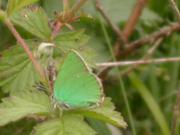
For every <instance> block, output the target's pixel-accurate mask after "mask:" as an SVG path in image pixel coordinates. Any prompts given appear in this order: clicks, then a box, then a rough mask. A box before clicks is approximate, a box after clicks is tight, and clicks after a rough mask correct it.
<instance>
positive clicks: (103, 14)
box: [96, 0, 126, 48]
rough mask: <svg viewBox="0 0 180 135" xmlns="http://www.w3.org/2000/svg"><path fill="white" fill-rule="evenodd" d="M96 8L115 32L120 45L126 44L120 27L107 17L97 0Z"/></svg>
mask: <svg viewBox="0 0 180 135" xmlns="http://www.w3.org/2000/svg"><path fill="white" fill-rule="evenodd" d="M96 9H97V10H98V11H99V12H100V14H101V15H102V16H103V17H104V19H105V20H106V22H107V23H108V24H109V26H110V27H111V28H112V30H113V31H114V32H115V33H116V35H117V37H118V42H119V43H120V46H121V47H122V48H123V46H124V45H125V44H126V38H125V36H124V34H123V32H122V31H121V30H120V28H118V27H117V26H116V25H115V24H114V23H113V22H112V21H111V19H110V18H109V17H108V15H107V14H106V12H105V11H104V9H103V7H102V5H101V4H100V1H99V0H96Z"/></svg>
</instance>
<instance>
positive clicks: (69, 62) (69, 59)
mask: <svg viewBox="0 0 180 135" xmlns="http://www.w3.org/2000/svg"><path fill="white" fill-rule="evenodd" d="M53 97H54V98H55V100H56V101H57V102H58V103H60V105H63V106H66V107H68V108H83V107H91V106H96V105H99V104H100V103H101V102H102V101H103V98H104V95H103V89H102V85H101V82H100V80H99V79H98V78H97V77H96V76H95V75H94V74H93V73H92V72H91V70H90V69H89V67H88V65H87V64H86V62H85V61H84V59H83V58H82V57H81V56H80V55H79V53H78V52H76V51H74V50H71V51H70V52H69V53H68V54H67V56H66V57H65V59H64V61H63V63H62V65H61V67H60V69H59V73H58V75H57V78H56V81H55V84H54V93H53Z"/></svg>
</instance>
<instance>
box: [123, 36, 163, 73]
mask: <svg viewBox="0 0 180 135" xmlns="http://www.w3.org/2000/svg"><path fill="white" fill-rule="evenodd" d="M162 40H163V38H159V39H158V40H157V41H156V42H155V44H154V45H153V46H152V47H151V48H150V49H149V50H148V51H147V53H146V54H145V56H144V57H143V58H142V60H143V61H146V60H148V59H149V57H151V56H152V55H153V53H154V52H155V50H156V49H157V47H158V46H159V45H160V43H161V42H162ZM138 66H139V64H138V63H136V64H134V65H133V66H131V67H129V68H128V69H127V70H126V71H125V72H123V73H122V76H124V75H127V74H129V73H130V72H131V71H133V70H134V69H136V68H137V67H138Z"/></svg>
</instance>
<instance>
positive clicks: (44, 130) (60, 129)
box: [32, 115, 96, 135]
mask: <svg viewBox="0 0 180 135" xmlns="http://www.w3.org/2000/svg"><path fill="white" fill-rule="evenodd" d="M32 134H33V135H95V134H96V132H95V131H94V130H93V129H92V128H91V127H89V125H88V124H87V123H85V122H84V121H83V117H82V116H78V115H64V116H63V117H61V119H54V120H49V121H46V122H43V123H42V124H39V125H38V126H36V127H35V129H34V131H33V132H32Z"/></svg>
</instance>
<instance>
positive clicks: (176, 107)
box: [171, 90, 180, 135]
mask: <svg viewBox="0 0 180 135" xmlns="http://www.w3.org/2000/svg"><path fill="white" fill-rule="evenodd" d="M179 110H180V90H178V92H177V99H176V103H175V105H174V109H173V119H172V126H171V135H176V127H177V121H178V117H179V114H180V111H179Z"/></svg>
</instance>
